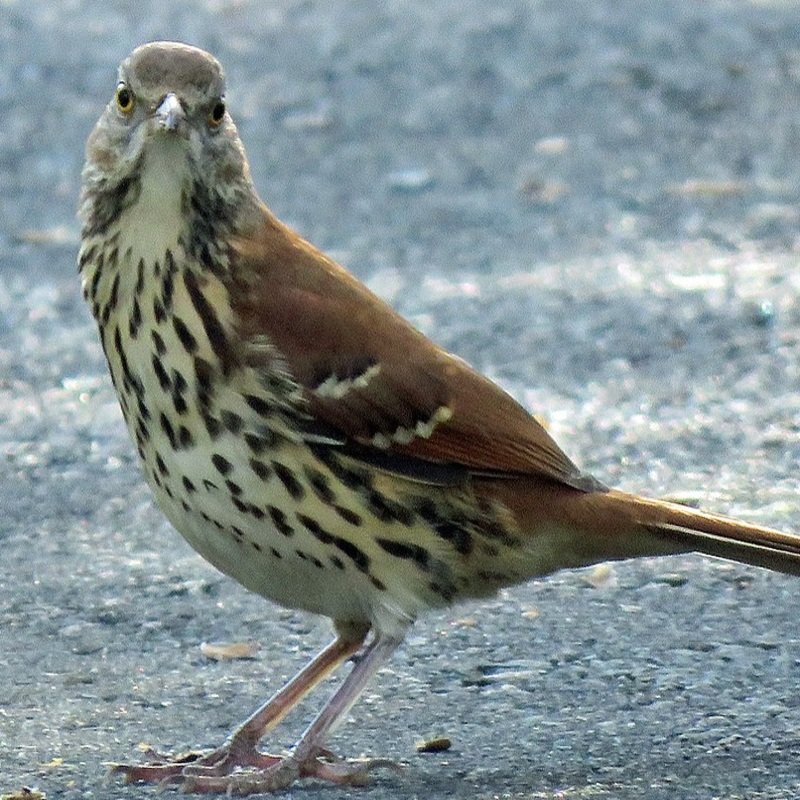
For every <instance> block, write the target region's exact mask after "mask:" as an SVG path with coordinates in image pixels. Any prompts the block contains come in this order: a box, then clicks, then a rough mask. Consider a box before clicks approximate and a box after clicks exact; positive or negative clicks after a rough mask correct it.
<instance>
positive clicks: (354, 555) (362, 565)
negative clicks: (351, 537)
mask: <svg viewBox="0 0 800 800" xmlns="http://www.w3.org/2000/svg"><path fill="white" fill-rule="evenodd" d="M334 545H336V547H338V548H339V550H341V551H342V552H343V553H344V554H345V555H346V556H347V557H348V558H349V559H350V560H351V561H352V562H353V563H354V564H355V565H356V567H357V568H358V569H359V570H360V571H361V572H369V556H368V555H367V554H366V553H365V552H364V551H363V550H361V549H360V548H358V547H356V545H354V544H353V543H352V542H350V541H348V540H347V539H343V538H341V537H337V538H336V540H335V541H334Z"/></svg>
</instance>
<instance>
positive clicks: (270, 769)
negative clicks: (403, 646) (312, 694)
mask: <svg viewBox="0 0 800 800" xmlns="http://www.w3.org/2000/svg"><path fill="white" fill-rule="evenodd" d="M401 641H402V637H390V636H382V635H381V634H376V635H375V638H374V639H373V640H372V642H370V644H369V646H368V647H367V649H366V650H365V651H364V654H363V656H362V657H361V658H360V659H359V661H358V662H357V663H356V664H355V666H354V667H353V669H352V671H351V672H350V674H349V675H348V676H347V678H345V680H344V682H343V683H342V685H341V686H340V687H339V689H338V690H337V691H336V693H335V694H334V695H333V697H332V698H331V699H330V700H329V701H328V703H327V704H326V705H325V707H324V708H323V709H322V711H320V713H319V714H318V715H317V717H316V719H314V721H313V722H312V723H311V724H310V725H309V726H308V728H306V730H305V732H304V733H303V735H302V737H301V738H300V740H299V741H298V742H297V744H296V745H295V746H294V748H293V749H292V751H291V752H290V753H289V754H288V755H287V756H284V757H283V758H280V759H274V760H273V762H272V763H267V764H252V765H248V766H251V767H253V768H250V769H242V770H237V771H236V772H234V773H232V774H224V775H212V774H209V773H208V772H205V771H203V772H200V771H199V770H198V771H195V770H194V769H191V770H189V769H186V770H184V771H183V773H182V777H183V779H184V780H183V783H182V784H181V789H182V790H183V791H184V792H198V793H226V794H228V795H247V794H255V793H259V792H274V791H277V790H279V789H284V788H286V787H287V786H289V785H290V784H292V783H293V782H294V781H295V780H297V779H298V778H307V777H309V778H312V777H313V778H319V779H321V780H326V781H331V782H333V783H337V784H351V785H361V784H364V783H365V782H366V781H367V780H368V778H369V773H370V771H371V770H373V769H376V768H378V767H390V768H394V769H396V768H397V765H396V764H395V763H394V762H392V761H388V760H386V759H369V760H364V761H338V760H332V759H331V758H330V755H329V754H328V752H327V751H326V750H325V748H324V743H325V740H326V738H327V737H328V735H329V734H330V733H331V732H332V731H333V730H334V729H335V728H336V726H337V725H338V724H339V723H340V722H341V721H342V720H343V719H344V717H345V716H346V715H347V712H348V711H349V710H350V708H352V706H353V703H355V701H356V700H357V699H358V696H359V695H360V694H361V692H362V691H363V690H364V687H365V686H366V685H367V683H368V682H369V680H370V678H371V677H372V676H373V675H374V674H375V673H376V672H377V671H378V670H379V669H380V668H381V667H382V666H383V665H384V664H385V663H386V661H387V660H388V659H389V657H390V656H391V654H392V653H393V652H394V651H395V649H396V648H397V646H398V645H399V644H400V642H401Z"/></svg>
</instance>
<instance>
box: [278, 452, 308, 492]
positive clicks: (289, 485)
mask: <svg viewBox="0 0 800 800" xmlns="http://www.w3.org/2000/svg"><path fill="white" fill-rule="evenodd" d="M272 469H273V470H275V474H276V475H277V476H278V479H279V480H280V482H281V483H282V484H283V486H284V488H285V489H286V491H287V492H288V493H289V496H290V497H292V498H293V499H294V500H302V499H303V498H304V497H305V494H306V490H305V489H304V488H303V485H302V484H301V483H300V481H298V480H297V478H296V477H295V474H294V473H293V472H292V471H291V470H290V469H289V467H287V466H286V465H285V464H281V463H280V461H273V462H272Z"/></svg>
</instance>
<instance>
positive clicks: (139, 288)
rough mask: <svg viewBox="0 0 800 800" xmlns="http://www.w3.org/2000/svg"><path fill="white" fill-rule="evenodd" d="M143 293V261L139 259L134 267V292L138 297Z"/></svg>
mask: <svg viewBox="0 0 800 800" xmlns="http://www.w3.org/2000/svg"><path fill="white" fill-rule="evenodd" d="M143 291H144V259H143V258H140V259H139V263H138V264H137V265H136V287H135V288H134V292H135V293H136V296H137V297H139V296H140V295H141V293H142V292H143Z"/></svg>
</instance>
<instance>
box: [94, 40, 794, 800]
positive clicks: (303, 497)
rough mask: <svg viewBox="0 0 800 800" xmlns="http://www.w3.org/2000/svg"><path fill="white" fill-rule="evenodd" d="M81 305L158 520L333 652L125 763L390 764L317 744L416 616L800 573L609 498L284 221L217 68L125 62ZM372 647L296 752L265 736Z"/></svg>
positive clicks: (154, 770) (279, 772) (518, 412)
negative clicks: (677, 582)
mask: <svg viewBox="0 0 800 800" xmlns="http://www.w3.org/2000/svg"><path fill="white" fill-rule="evenodd" d="M80 215H81V219H82V223H83V232H82V245H81V251H80V271H81V275H82V279H83V288H84V294H85V296H86V299H87V301H88V302H89V303H90V304H91V307H92V311H93V313H94V316H95V317H96V319H97V323H98V327H99V330H100V339H101V341H102V344H103V350H104V352H105V354H106V358H107V360H108V365H109V369H110V371H111V378H112V380H113V382H114V386H115V387H116V390H117V393H118V395H119V400H120V404H121V406H122V413H123V416H124V418H125V421H126V423H127V426H128V429H129V431H130V434H131V436H132V437H133V439H134V441H135V442H136V446H137V448H138V451H139V455H140V457H141V461H142V466H143V469H144V473H145V475H146V478H147V481H148V483H149V484H150V487H151V488H152V490H153V493H154V495H155V498H156V502H157V503H158V505H159V507H160V508H161V509H162V510H163V512H164V513H165V514H166V515H167V517H168V518H169V520H170V522H172V524H173V525H174V526H175V527H176V528H177V529H178V530H179V531H180V532H181V534H182V535H183V536H184V537H185V538H186V539H187V540H188V542H189V543H190V544H191V545H192V547H194V548H195V549H196V550H197V551H198V552H199V553H200V554H201V555H202V556H204V557H205V558H206V559H208V560H209V561H210V562H211V563H212V564H214V565H215V566H216V567H217V568H219V569H220V570H222V571H223V572H225V573H227V574H228V575H230V576H232V577H233V578H235V579H236V580H238V581H239V582H240V583H242V584H243V585H244V586H246V587H247V588H248V589H250V590H252V591H254V592H257V593H259V594H261V595H263V596H264V597H266V598H269V599H271V600H274V601H275V602H277V603H280V604H282V605H284V606H288V607H290V608H297V609H304V610H306V611H312V612H315V613H318V614H324V615H326V616H328V617H330V618H331V619H332V620H333V622H334V625H335V628H336V631H337V637H336V639H335V640H334V642H333V643H332V644H330V645H329V646H328V647H326V648H325V649H324V650H323V651H322V652H321V653H320V654H319V655H318V656H317V657H316V658H315V659H313V660H312V661H311V662H310V663H309V664H308V666H306V667H305V668H304V669H303V670H302V671H301V672H300V673H299V674H298V675H297V676H296V677H294V678H293V679H292V680H291V681H290V682H289V683H288V684H287V685H286V686H285V687H284V688H283V689H281V690H280V691H279V692H278V693H277V694H275V695H274V696H273V697H272V698H271V699H270V700H269V701H268V702H267V703H266V704H265V705H264V706H262V707H261V708H260V709H259V710H258V711H256V712H255V713H254V714H253V715H252V716H251V717H250V718H249V719H248V720H247V721H246V722H245V723H243V725H242V726H241V727H239V728H238V729H237V730H236V731H235V732H234V733H232V734H231V736H230V737H229V738H228V740H227V741H226V742H225V743H224V744H223V745H222V746H221V747H220V748H219V749H217V750H216V751H214V752H213V753H210V754H208V755H205V756H202V757H201V756H197V757H195V758H194V760H191V761H188V762H187V761H186V760H183V761H181V760H172V761H170V760H166V759H164V760H160V761H156V762H154V763H151V764H144V765H139V766H131V765H126V766H118V767H117V768H116V771H117V772H119V773H121V774H123V775H124V776H125V777H126V778H127V779H128V780H130V781H161V780H165V781H176V782H180V783H181V784H182V786H183V788H184V789H186V790H194V791H203V792H215V791H219V792H226V791H227V792H229V793H241V794H247V793H250V792H256V791H268V790H275V789H278V788H281V787H285V786H288V785H289V784H290V783H291V782H292V781H294V780H295V779H296V778H298V777H303V776H314V777H317V778H323V779H329V780H332V781H335V782H339V783H346V782H352V783H355V782H359V781H361V780H363V779H364V777H365V775H366V773H367V771H368V770H369V769H370V768H372V767H374V766H376V765H380V764H383V763H385V762H381V761H369V762H365V763H348V762H345V761H337V760H333V759H332V758H331V757H330V754H329V753H328V752H327V751H326V750H325V749H324V747H325V738H326V736H327V735H328V734H329V733H330V732H331V730H332V729H333V727H334V726H335V725H336V724H337V723H338V722H340V721H341V719H342V718H343V717H344V716H345V715H346V714H347V712H348V710H349V709H350V707H351V706H352V704H353V703H354V702H355V700H356V698H357V697H358V695H359V693H360V692H361V691H362V689H363V688H364V686H365V684H366V683H367V681H368V680H369V678H370V677H371V676H372V675H373V674H374V673H375V672H376V671H377V670H378V669H379V668H380V667H381V665H382V664H384V663H385V662H386V660H387V659H388V657H389V656H390V655H391V653H392V651H393V650H394V649H395V648H396V647H397V646H398V644H399V643H400V642H401V641H402V640H403V637H404V635H405V633H406V631H407V630H408V628H409V626H410V625H411V623H412V622H413V621H414V620H415V619H416V617H417V616H418V615H419V614H421V613H423V612H424V611H426V610H427V609H429V608H434V607H439V606H447V605H450V604H452V603H455V602H457V601H458V600H461V599H462V598H469V597H480V596H485V595H491V594H492V593H494V592H496V591H497V590H498V589H499V588H500V587H504V586H509V585H511V584H515V583H519V582H521V581H525V580H528V579H530V578H533V577H537V576H540V575H546V574H547V573H550V572H553V571H554V570H558V569H562V568H565V567H580V566H585V565H588V564H593V563H596V562H598V561H603V560H607V559H622V558H631V557H636V556H645V555H658V554H668V553H678V552H687V551H699V552H702V553H708V554H710V555H713V556H721V557H724V558H730V559H734V560H737V561H742V562H746V563H749V564H757V565H760V566H764V567H769V568H771V569H776V570H780V571H783V572H788V573H792V574H800V537H796V536H791V535H787V534H782V533H778V532H776V531H772V530H767V529H764V528H760V527H757V526H755V525H747V524H743V523H739V522H734V521H731V520H729V519H725V518H723V517H719V516H714V515H711V514H705V513H702V512H698V511H694V510H691V509H688V508H684V507H681V506H678V505H672V504H669V503H666V502H660V501H654V500H647V499H644V498H641V497H636V496H632V495H629V494H624V493H622V492H618V491H614V490H612V489H608V488H606V487H605V486H602V485H601V484H600V483H599V482H598V481H596V480H594V479H593V478H591V477H590V476H588V475H585V474H583V473H581V472H580V471H579V470H578V468H577V467H576V466H575V465H574V464H573V463H572V462H571V461H570V460H569V458H567V456H566V455H564V453H563V452H562V451H561V450H560V449H559V447H558V445H556V443H555V442H554V441H553V440H552V439H551V438H550V436H549V435H548V434H547V433H546V432H545V430H544V429H543V428H542V427H541V426H540V425H539V424H538V423H537V422H536V421H535V420H534V418H533V417H532V416H531V415H530V414H529V413H528V412H527V411H525V410H524V409H523V408H522V407H521V406H519V405H518V404H517V403H516V402H515V401H514V400H512V399H511V398H510V397H509V396H508V395H507V394H505V393H504V392H503V391H502V390H501V389H500V388H498V387H497V386H496V385H495V384H493V383H492V382H491V381H489V380H488V379H486V378H484V377H482V376H481V375H479V374H478V373H476V372H474V371H473V370H472V369H471V368H470V367H469V366H468V365H467V364H465V363H464V362H463V361H461V360H460V359H458V358H455V357H454V356H452V355H450V354H448V353H446V352H444V351H443V350H441V349H439V348H438V347H436V346H435V345H434V344H432V343H431V342H430V341H428V339H426V338H425V337H424V336H423V335H422V334H421V333H419V332H417V331H416V330H415V329H414V328H412V327H411V326H410V325H409V324H408V323H407V322H405V321H404V320H403V319H402V318H401V317H400V316H398V315H397V314H396V313H395V312H394V311H392V309H391V308H389V306H387V305H386V304H385V303H383V302H382V301H381V300H379V299H378V298H377V297H375V296H374V295H373V294H371V293H370V291H369V290H368V289H367V288H366V287H364V286H363V285H362V284H361V283H359V282H358V281H357V280H356V279H355V278H354V277H353V276H351V275H350V274H349V273H348V272H346V271H345V270H344V269H343V268H341V267H340V266H338V265H337V264H335V263H334V262H333V261H331V260H330V259H329V258H327V257H326V256H325V255H323V254H322V253H321V252H319V251H318V250H316V249H315V248H314V247H313V246H312V245H310V244H308V243H307V242H306V241H304V240H303V239H301V238H300V237H299V236H298V235H297V234H296V233H294V232H293V231H291V230H290V229H288V228H287V227H286V226H284V225H283V224H282V223H281V222H279V221H278V220H277V219H276V218H275V217H274V216H273V215H272V214H271V213H270V211H269V210H268V209H267V208H266V206H265V205H264V204H263V203H262V202H261V200H260V199H259V197H258V195H257V194H256V191H255V189H254V187H253V184H252V182H251V179H250V172H249V169H248V164H247V160H246V157H245V153H244V150H243V148H242V144H241V141H240V140H239V136H238V134H237V131H236V127H235V125H234V123H233V121H232V119H231V117H230V116H229V114H228V111H227V110H226V107H225V86H224V82H223V74H222V70H221V68H220V65H219V63H218V62H217V61H216V60H215V59H214V58H213V57H212V56H210V55H209V54H208V53H205V52H203V51H202V50H198V49H196V48H194V47H189V46H187V45H183V44H178V43H171V42H157V43H154V44H147V45H144V46H142V47H140V48H138V49H137V50H135V51H134V52H133V53H132V54H131V55H130V57H129V58H127V59H126V60H125V61H124V62H123V63H122V65H121V67H120V70H119V79H118V83H117V85H116V90H115V92H114V96H113V98H112V99H111V101H110V103H109V104H108V106H107V107H106V109H105V111H104V112H103V114H102V116H101V117H100V120H99V121H98V123H97V125H96V127H95V128H94V131H93V132H92V134H91V136H90V138H89V141H88V144H87V151H86V165H85V168H84V171H83V190H82V198H81V207H80ZM370 631H371V632H372V638H371V640H370V642H369V644H368V645H367V646H366V647H365V649H364V651H363V653H362V655H361V657H360V658H359V659H358V660H357V661H356V663H355V666H354V667H353V669H352V671H351V672H350V673H349V675H348V676H347V678H346V679H345V680H344V682H343V683H342V684H341V686H340V688H339V689H338V691H337V692H336V693H335V694H334V695H333V697H332V699H331V700H330V701H329V702H328V704H327V705H325V707H324V708H323V710H322V711H321V712H320V713H319V715H318V716H317V717H316V718H315V720H314V721H313V722H312V723H311V725H310V726H309V727H308V729H307V730H306V732H305V733H304V734H303V736H302V738H301V739H300V741H299V742H298V743H297V745H296V746H295V748H294V749H293V750H292V751H291V753H290V754H289V755H286V756H283V757H278V756H271V755H267V754H265V753H261V752H260V751H258V750H257V749H256V745H257V743H258V742H259V740H260V739H261V738H262V736H263V735H264V734H265V733H266V731H268V730H269V729H270V728H271V727H273V726H274V725H275V724H277V723H278V722H279V721H280V720H281V719H282V718H283V717H284V716H285V715H286V713H287V712H288V711H289V710H290V709H291V708H292V707H293V706H294V705H295V704H296V703H297V702H298V701H299V700H300V698H301V697H303V696H304V695H305V694H306V693H308V692H309V691H311V690H312V689H313V688H314V687H315V686H316V685H317V684H318V683H319V682H320V681H321V680H322V679H323V678H324V677H325V676H326V675H328V674H329V673H330V672H331V671H332V670H333V669H334V668H336V667H337V666H338V665H340V664H341V663H342V662H343V661H345V660H346V659H347V658H349V657H350V656H353V655H354V654H356V653H357V652H358V650H359V649H360V648H361V645H362V644H363V643H364V642H365V640H366V638H367V634H368V633H369V632H370Z"/></svg>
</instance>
